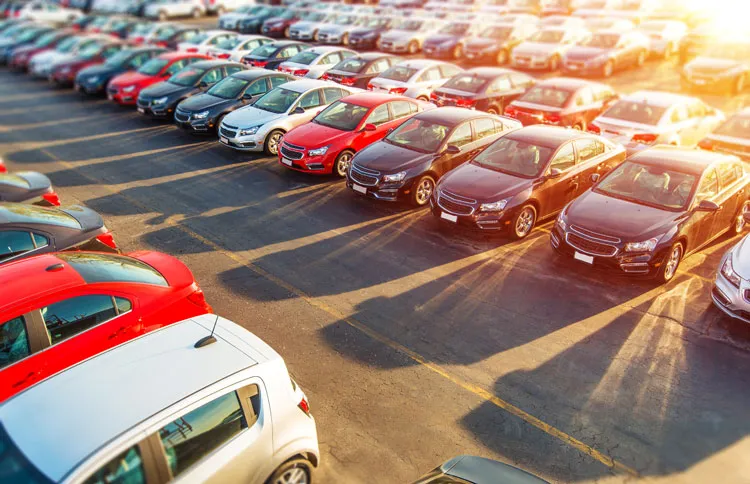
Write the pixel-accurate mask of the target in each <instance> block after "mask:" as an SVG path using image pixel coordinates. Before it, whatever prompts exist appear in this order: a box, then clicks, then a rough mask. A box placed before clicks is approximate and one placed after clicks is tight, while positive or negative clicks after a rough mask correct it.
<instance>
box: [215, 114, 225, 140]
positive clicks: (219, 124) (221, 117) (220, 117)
mask: <svg viewBox="0 0 750 484" xmlns="http://www.w3.org/2000/svg"><path fill="white" fill-rule="evenodd" d="M224 116H226V114H222V115H221V116H219V117H218V118H216V124H215V125H214V126H215V127H216V134H217V135H218V134H219V126H221V122H222V121H224Z"/></svg>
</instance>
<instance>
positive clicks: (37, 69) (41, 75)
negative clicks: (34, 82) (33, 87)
mask: <svg viewBox="0 0 750 484" xmlns="http://www.w3.org/2000/svg"><path fill="white" fill-rule="evenodd" d="M50 71H51V69H50V68H49V67H45V66H37V65H32V66H30V68H29V74H31V76H32V77H36V78H38V79H47V78H48V77H49V74H50Z"/></svg>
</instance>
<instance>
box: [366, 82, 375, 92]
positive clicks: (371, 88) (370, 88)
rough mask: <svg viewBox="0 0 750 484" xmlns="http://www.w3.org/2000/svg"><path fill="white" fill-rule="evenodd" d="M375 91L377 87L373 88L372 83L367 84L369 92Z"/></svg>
mask: <svg viewBox="0 0 750 484" xmlns="http://www.w3.org/2000/svg"><path fill="white" fill-rule="evenodd" d="M373 89H375V86H373V85H372V84H371V83H367V90H368V91H372V90H373Z"/></svg>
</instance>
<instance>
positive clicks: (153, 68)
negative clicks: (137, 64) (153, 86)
mask: <svg viewBox="0 0 750 484" xmlns="http://www.w3.org/2000/svg"><path fill="white" fill-rule="evenodd" d="M168 62H169V61H167V60H166V59H151V60H149V61H148V62H146V63H145V64H143V65H142V66H141V68H140V69H138V72H140V73H141V74H146V75H147V76H155V75H157V74H158V73H159V72H161V70H162V69H164V66H166V65H167V63H168Z"/></svg>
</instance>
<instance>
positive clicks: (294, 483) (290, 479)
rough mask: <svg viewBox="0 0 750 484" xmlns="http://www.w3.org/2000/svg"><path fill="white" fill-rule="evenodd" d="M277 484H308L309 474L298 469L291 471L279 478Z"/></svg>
mask: <svg viewBox="0 0 750 484" xmlns="http://www.w3.org/2000/svg"><path fill="white" fill-rule="evenodd" d="M276 484H307V473H306V472H305V471H304V470H303V469H300V468H298V467H295V468H293V469H289V470H288V471H286V472H285V473H283V474H282V475H281V476H279V478H278V479H277V480H276Z"/></svg>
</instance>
